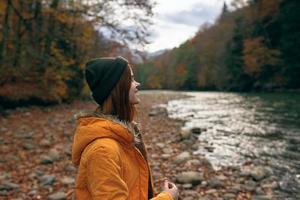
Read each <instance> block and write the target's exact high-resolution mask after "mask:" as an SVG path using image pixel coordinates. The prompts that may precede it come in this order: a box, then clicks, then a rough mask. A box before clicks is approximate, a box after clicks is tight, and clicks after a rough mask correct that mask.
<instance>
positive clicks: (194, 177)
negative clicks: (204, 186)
mask: <svg viewBox="0 0 300 200" xmlns="http://www.w3.org/2000/svg"><path fill="white" fill-rule="evenodd" d="M203 180H204V177H203V173H200V172H195V171H188V172H182V173H181V174H179V175H177V176H176V182H178V183H183V184H187V183H190V184H192V185H198V184H200V183H201V182H202V181H203Z"/></svg>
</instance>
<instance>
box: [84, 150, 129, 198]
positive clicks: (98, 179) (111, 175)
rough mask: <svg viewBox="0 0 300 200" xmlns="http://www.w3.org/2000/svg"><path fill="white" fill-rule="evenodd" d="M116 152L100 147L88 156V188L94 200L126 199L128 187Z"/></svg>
mask: <svg viewBox="0 0 300 200" xmlns="http://www.w3.org/2000/svg"><path fill="white" fill-rule="evenodd" d="M116 154H117V153H116V152H113V151H109V149H107V148H104V147H100V148H97V150H95V151H93V152H92V153H91V154H90V155H89V156H88V158H87V162H86V170H87V171H86V174H87V188H88V190H89V192H90V193H91V195H92V199H93V200H126V199H127V198H128V188H127V185H126V183H125V182H124V180H123V179H122V178H121V166H120V160H119V157H118V155H116Z"/></svg>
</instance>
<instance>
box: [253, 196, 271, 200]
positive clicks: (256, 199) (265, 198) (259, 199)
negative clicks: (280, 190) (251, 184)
mask: <svg viewBox="0 0 300 200" xmlns="http://www.w3.org/2000/svg"><path fill="white" fill-rule="evenodd" d="M251 200H272V197H269V196H263V195H255V196H253V197H252V198H251Z"/></svg>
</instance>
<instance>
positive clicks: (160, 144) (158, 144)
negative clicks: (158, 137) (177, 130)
mask: <svg viewBox="0 0 300 200" xmlns="http://www.w3.org/2000/svg"><path fill="white" fill-rule="evenodd" d="M156 146H158V147H159V148H161V149H163V148H165V146H166V145H165V144H164V143H157V144H156Z"/></svg>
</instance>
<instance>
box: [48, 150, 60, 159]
mask: <svg viewBox="0 0 300 200" xmlns="http://www.w3.org/2000/svg"><path fill="white" fill-rule="evenodd" d="M48 156H49V157H50V158H51V159H52V161H57V160H59V159H60V157H61V156H60V153H59V152H58V151H57V149H50V151H49V153H48Z"/></svg>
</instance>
